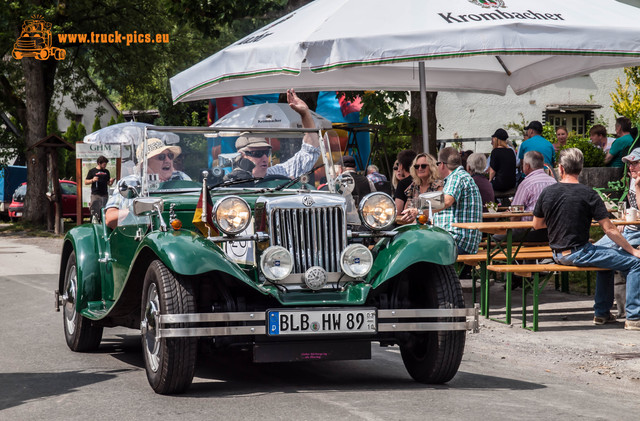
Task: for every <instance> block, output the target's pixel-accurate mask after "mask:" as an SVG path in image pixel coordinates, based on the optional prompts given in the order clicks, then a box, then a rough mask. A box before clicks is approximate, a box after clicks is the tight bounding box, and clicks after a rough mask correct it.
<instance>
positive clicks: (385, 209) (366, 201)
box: [360, 192, 396, 230]
mask: <svg viewBox="0 0 640 421" xmlns="http://www.w3.org/2000/svg"><path fill="white" fill-rule="evenodd" d="M360 219H362V223H363V224H364V225H365V226H366V227H367V228H369V229H372V230H383V229H385V228H389V227H391V225H393V223H394V222H395V220H396V204H395V202H394V201H393V199H391V197H390V196H389V195H387V194H384V193H381V192H374V193H370V194H368V195H366V196H365V197H363V198H362V200H361V201H360Z"/></svg>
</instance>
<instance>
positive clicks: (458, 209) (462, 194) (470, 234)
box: [433, 147, 482, 254]
mask: <svg viewBox="0 0 640 421" xmlns="http://www.w3.org/2000/svg"><path fill="white" fill-rule="evenodd" d="M438 158H439V161H438V162H437V163H436V164H437V166H438V171H439V172H440V175H441V176H442V177H443V178H444V189H443V190H442V191H443V193H444V205H445V208H444V209H443V210H441V211H439V212H438V213H436V214H435V215H434V216H433V225H435V226H437V227H440V228H442V229H444V230H447V231H449V233H451V235H452V236H453V239H454V240H455V242H456V246H457V247H458V254H471V253H476V252H477V251H478V245H479V244H480V239H481V238H482V234H481V233H480V231H478V230H468V229H462V228H456V227H454V226H452V225H451V224H453V223H456V222H480V221H482V198H481V197H480V190H478V186H477V185H476V183H475V181H473V178H471V176H470V175H469V173H468V172H466V171H465V170H464V169H463V168H462V160H461V159H460V154H459V153H458V151H457V150H456V149H454V148H452V147H448V148H444V149H442V150H441V151H440V153H439V154H438Z"/></svg>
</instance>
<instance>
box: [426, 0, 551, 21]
mask: <svg viewBox="0 0 640 421" xmlns="http://www.w3.org/2000/svg"><path fill="white" fill-rule="evenodd" d="M469 1H470V2H471V3H473V4H477V5H479V6H482V7H483V8H485V9H486V8H489V7H494V8H496V10H495V11H494V12H484V13H469V14H467V15H454V14H453V12H448V13H447V14H444V13H438V14H439V15H440V17H442V19H444V20H445V21H446V22H447V23H464V22H481V21H493V20H512V19H516V20H564V18H563V17H562V13H540V12H534V11H532V10H531V9H529V10H527V11H525V12H503V11H502V10H500V9H499V8H500V7H502V8H506V7H507V6H505V5H504V2H503V1H491V0H484V1H483V0H469ZM482 3H485V4H488V3H491V4H490V5H485V4H482ZM494 3H495V5H493V4H494Z"/></svg>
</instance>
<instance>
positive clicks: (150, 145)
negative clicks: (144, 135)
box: [136, 137, 182, 162]
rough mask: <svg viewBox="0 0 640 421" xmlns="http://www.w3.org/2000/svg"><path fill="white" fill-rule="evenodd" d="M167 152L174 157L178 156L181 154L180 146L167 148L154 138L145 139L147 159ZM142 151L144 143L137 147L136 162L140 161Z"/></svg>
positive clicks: (167, 146)
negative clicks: (171, 153)
mask: <svg viewBox="0 0 640 421" xmlns="http://www.w3.org/2000/svg"><path fill="white" fill-rule="evenodd" d="M167 149H168V150H169V151H171V152H173V155H174V157H176V156H178V155H180V154H181V153H182V149H181V148H180V146H175V145H172V146H169V145H165V144H164V142H163V141H162V140H160V139H158V138H156V137H152V138H149V139H147V159H149V158H153V157H154V156H156V155H160V154H161V153H162V152H164V151H166V150H167ZM143 151H144V143H141V144H140V145H138V149H137V150H136V158H138V162H141V161H142V153H143Z"/></svg>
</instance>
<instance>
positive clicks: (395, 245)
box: [367, 225, 458, 288]
mask: <svg viewBox="0 0 640 421" xmlns="http://www.w3.org/2000/svg"><path fill="white" fill-rule="evenodd" d="M398 231H400V233H399V234H397V235H396V236H395V237H393V239H390V240H383V241H382V242H380V243H378V245H377V246H376V247H375V248H374V250H373V252H374V254H376V256H375V262H374V263H373V267H372V268H371V271H370V272H369V275H368V276H367V283H370V284H371V285H372V286H373V288H377V287H378V286H380V285H381V284H382V283H383V282H385V281H387V280H388V279H391V278H393V277H394V276H396V275H398V274H399V273H400V272H402V271H404V270H405V269H406V268H408V267H409V266H411V265H413V264H415V263H419V262H427V263H435V264H438V265H452V264H453V263H455V261H456V259H457V257H458V251H457V248H456V244H455V241H454V240H453V237H452V236H451V234H449V233H448V232H447V231H445V230H443V229H441V228H437V227H430V226H426V225H405V226H403V227H400V228H398Z"/></svg>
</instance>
